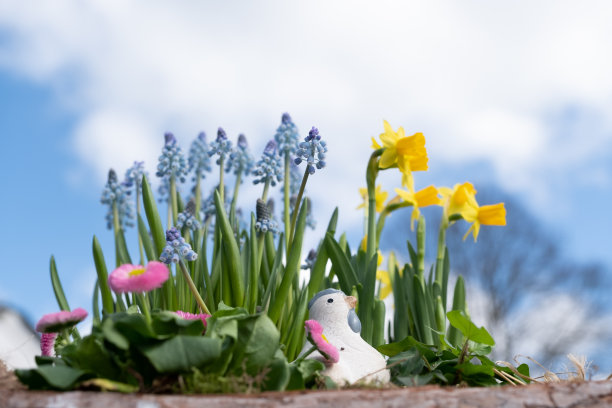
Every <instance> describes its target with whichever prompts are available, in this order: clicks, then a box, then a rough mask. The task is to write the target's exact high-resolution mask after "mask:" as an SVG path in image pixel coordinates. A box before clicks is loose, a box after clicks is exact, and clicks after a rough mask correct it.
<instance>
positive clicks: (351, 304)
mask: <svg viewBox="0 0 612 408" xmlns="http://www.w3.org/2000/svg"><path fill="white" fill-rule="evenodd" d="M344 300H345V301H346V303H348V305H349V307H350V308H351V309H354V308H355V306H356V305H357V298H356V297H355V296H346V297H345V298H344Z"/></svg>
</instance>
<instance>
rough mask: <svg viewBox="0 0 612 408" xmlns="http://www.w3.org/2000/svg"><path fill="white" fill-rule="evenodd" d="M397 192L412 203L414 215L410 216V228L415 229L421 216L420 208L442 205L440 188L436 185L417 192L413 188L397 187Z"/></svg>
mask: <svg viewBox="0 0 612 408" xmlns="http://www.w3.org/2000/svg"><path fill="white" fill-rule="evenodd" d="M395 192H396V193H397V194H398V195H399V196H400V197H401V198H402V199H404V201H406V202H407V203H410V204H411V205H412V208H413V210H412V216H411V217H410V228H411V229H414V221H415V220H417V219H418V218H419V215H420V213H421V212H420V211H419V208H423V207H427V206H430V205H440V204H441V203H442V201H441V200H440V198H439V197H438V189H437V188H435V187H434V186H429V187H425V188H424V189H422V190H419V191H417V192H416V193H414V192H412V191H411V190H408V191H406V190H401V189H399V188H396V189H395Z"/></svg>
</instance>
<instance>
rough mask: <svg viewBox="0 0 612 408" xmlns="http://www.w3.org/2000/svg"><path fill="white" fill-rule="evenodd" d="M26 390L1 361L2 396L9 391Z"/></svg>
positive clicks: (0, 391)
mask: <svg viewBox="0 0 612 408" xmlns="http://www.w3.org/2000/svg"><path fill="white" fill-rule="evenodd" d="M18 390H25V387H24V386H23V385H22V384H21V383H20V382H19V380H18V379H17V377H15V374H14V373H13V372H12V371H9V369H8V368H7V367H6V365H5V364H4V361H2V360H0V395H2V394H5V393H6V392H8V391H18Z"/></svg>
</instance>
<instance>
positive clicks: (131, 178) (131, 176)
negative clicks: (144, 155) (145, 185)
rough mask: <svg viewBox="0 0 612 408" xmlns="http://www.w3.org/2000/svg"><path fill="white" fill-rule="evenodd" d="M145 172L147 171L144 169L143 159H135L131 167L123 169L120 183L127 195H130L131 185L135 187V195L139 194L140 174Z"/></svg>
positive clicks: (140, 188) (140, 186) (140, 189)
mask: <svg viewBox="0 0 612 408" xmlns="http://www.w3.org/2000/svg"><path fill="white" fill-rule="evenodd" d="M145 174H147V172H146V171H145V168H144V162H143V161H135V162H134V164H133V165H132V167H130V168H129V169H127V170H126V171H125V178H124V180H123V182H122V183H121V185H122V186H123V188H124V189H125V192H126V194H127V195H132V187H133V186H136V188H137V191H136V195H140V193H141V191H142V185H141V182H142V176H144V175H145ZM147 176H148V174H147Z"/></svg>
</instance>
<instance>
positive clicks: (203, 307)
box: [178, 259, 210, 314]
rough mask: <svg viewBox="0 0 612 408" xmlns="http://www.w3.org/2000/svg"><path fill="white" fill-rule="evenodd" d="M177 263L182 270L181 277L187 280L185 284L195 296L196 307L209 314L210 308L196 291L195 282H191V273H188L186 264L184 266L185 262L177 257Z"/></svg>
mask: <svg viewBox="0 0 612 408" xmlns="http://www.w3.org/2000/svg"><path fill="white" fill-rule="evenodd" d="M178 264H179V267H180V269H181V272H183V278H185V281H186V282H187V285H188V286H189V290H191V293H192V294H193V297H194V298H195V300H196V303H197V304H198V307H199V308H200V311H201V312H202V313H206V314H210V310H208V307H206V303H204V300H203V299H202V296H200V292H198V289H197V288H196V286H195V284H194V283H193V280H192V279H191V275H189V271H188V270H187V266H185V263H184V262H183V260H182V259H179V262H178Z"/></svg>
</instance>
